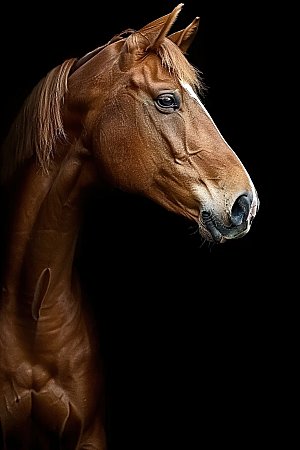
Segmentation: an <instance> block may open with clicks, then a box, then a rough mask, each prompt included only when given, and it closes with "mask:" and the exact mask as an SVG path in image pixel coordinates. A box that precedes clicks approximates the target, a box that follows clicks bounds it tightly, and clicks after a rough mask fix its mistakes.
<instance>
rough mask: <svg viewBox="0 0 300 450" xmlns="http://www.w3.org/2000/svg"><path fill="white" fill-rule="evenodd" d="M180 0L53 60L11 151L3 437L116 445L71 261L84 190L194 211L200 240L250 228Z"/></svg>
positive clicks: (241, 177) (33, 443) (245, 179)
mask: <svg viewBox="0 0 300 450" xmlns="http://www.w3.org/2000/svg"><path fill="white" fill-rule="evenodd" d="M181 8H182V4H179V5H178V6H177V7H176V8H175V9H174V10H173V11H172V12H171V13H170V14H167V15H165V16H163V17H160V18H158V19H157V20H154V21H153V22H151V23H149V24H148V25H146V26H144V27H143V28H141V29H140V30H138V31H134V30H127V31H126V32H123V33H121V34H119V35H116V36H114V37H113V38H112V39H111V40H110V41H109V42H108V43H107V44H106V45H103V46H102V47H99V48H97V49H95V50H94V51H92V52H90V53H88V54H87V55H85V56H84V57H83V58H82V59H78V60H76V59H70V60H67V61H65V62H63V63H62V64H61V65H60V66H58V67H55V68H54V69H53V70H52V71H50V72H49V73H48V74H47V75H46V76H45V78H44V79H42V80H41V81H40V82H39V83H38V84H37V86H36V87H35V88H34V89H33V91H32V92H31V94H30V95H29V96H28V98H27V100H26V101H25V103H24V106H23V107H22V109H21V112H20V114H19V115H18V117H17V118H16V120H15V122H14V123H13V125H12V127H11V130H10V132H9V134H8V137H7V139H6V141H5V145H4V148H3V159H2V175H1V177H2V183H3V184H4V186H5V188H6V190H7V192H13V193H14V197H13V198H14V203H13V205H14V209H13V211H12V217H11V223H10V225H9V227H8V228H9V234H8V236H7V239H6V240H7V256H6V260H5V270H4V275H3V285H2V301H1V310H0V349H1V357H0V439H1V440H2V442H1V444H0V447H1V448H3V449H18V450H22V449H31V450H32V449H58V448H61V449H97V450H103V449H105V448H106V439H105V431H104V428H105V426H104V417H105V414H104V411H105V409H104V407H103V398H104V393H103V391H104V389H103V376H102V371H101V364H100V362H99V356H98V352H99V349H98V339H97V335H96V333H95V332H94V327H93V322H92V319H91V314H89V310H88V307H87V305H86V302H85V301H83V295H82V292H81V289H80V285H79V281H78V278H77V277H76V273H75V271H74V264H73V263H74V252H75V249H76V242H77V236H78V233H79V228H80V226H81V223H82V222H81V219H82V217H81V212H82V200H83V199H84V198H85V197H84V195H83V193H85V192H86V189H87V188H89V189H90V187H92V186H96V185H97V186H99V185H101V186H113V187H116V188H118V189H121V190H124V191H127V192H130V193H134V194H135V193H137V194H141V195H142V196H144V197H147V198H149V199H151V200H152V201H154V202H156V203H157V204H159V205H161V206H162V207H164V208H166V209H167V210H169V211H172V212H175V213H177V214H180V215H183V216H185V217H187V218H189V219H191V220H192V221H195V222H196V223H197V224H198V227H199V233H200V234H201V235H202V236H203V238H204V239H206V240H208V241H214V242H217V243H223V242H225V241H228V240H230V239H235V238H240V237H242V236H244V235H245V234H246V233H247V232H248V231H249V229H250V226H251V222H252V219H253V218H254V216H255V214H256V211H257V208H258V197H257V193H256V190H255V188H254V186H253V183H252V181H251V179H250V177H249V175H248V173H247V172H246V170H245V168H244V167H243V165H242V163H241V162H240V160H239V159H238V157H237V156H236V154H235V153H234V152H233V150H232V149H231V148H230V147H229V145H228V144H227V143H226V142H225V140H224V139H223V137H222V136H221V134H220V132H219V131H218V129H217V127H216V125H215V124H214V122H213V120H212V118H211V117H210V115H209V113H208V112H207V110H206V109H205V107H204V106H203V104H202V102H201V100H200V97H199V95H200V94H201V89H202V85H201V79H200V77H199V73H198V72H197V70H196V69H195V68H194V67H193V66H192V65H191V64H190V63H189V62H188V61H187V58H186V56H185V53H186V51H187V50H188V48H189V46H190V44H191V43H192V41H193V39H194V37H195V34H196V32H197V28H198V22H199V18H196V19H195V20H194V21H193V22H192V23H191V24H190V25H189V26H187V27H186V28H185V29H182V30H180V31H177V32H175V33H172V34H169V32H170V29H171V27H172V25H173V23H174V22H175V20H176V18H177V16H178V14H179V12H180V10H181Z"/></svg>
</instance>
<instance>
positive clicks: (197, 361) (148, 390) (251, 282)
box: [1, 1, 285, 450]
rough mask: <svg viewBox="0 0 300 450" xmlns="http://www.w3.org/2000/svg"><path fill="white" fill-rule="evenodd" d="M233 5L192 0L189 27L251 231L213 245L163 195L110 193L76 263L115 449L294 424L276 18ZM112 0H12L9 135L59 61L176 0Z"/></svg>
mask: <svg viewBox="0 0 300 450" xmlns="http://www.w3.org/2000/svg"><path fill="white" fill-rule="evenodd" d="M220 3H222V4H223V3H224V4H226V6H220V5H218V4H217V3H215V2H200V1H199V2H198V1H186V2H185V6H184V8H183V10H182V12H181V14H180V16H179V18H178V20H177V22H176V24H175V26H174V30H176V29H180V28H183V27H185V26H186V25H187V24H188V23H190V22H191V21H192V20H193V19H194V17H195V16H196V15H200V16H201V22H200V29H199V32H198V36H197V38H196V40H195V41H194V43H193V45H192V47H191V48H190V50H189V55H188V58H189V60H190V62H192V63H193V64H194V65H196V66H197V67H198V68H199V69H200V70H201V71H202V72H203V77H204V81H205V83H206V85H207V87H208V90H207V93H206V97H205V105H206V107H207V109H208V110H209V112H210V114H211V115H212V117H213V118H214V120H215V122H216V124H217V126H218V127H219V129H220V131H221V132H222V134H223V136H224V137H225V139H226V140H227V142H228V143H229V144H230V145H231V146H232V147H233V149H234V150H235V151H236V153H237V154H238V156H239V157H240V158H241V160H242V161H243V163H244V164H245V166H246V168H247V170H248V172H249V173H250V175H251V177H252V179H253V181H254V184H255V186H256V188H257V190H258V194H259V197H260V200H261V208H260V211H259V213H258V216H257V218H256V219H255V221H254V223H253V227H252V230H251V231H250V233H249V234H248V235H247V236H246V237H244V238H243V239H241V240H237V241H234V242H228V243H226V244H224V245H219V246H218V245H208V244H204V245H202V242H201V240H200V239H199V236H198V235H197V233H195V228H194V227H193V226H192V224H190V223H188V222H187V221H186V220H185V219H182V218H180V217H177V216H174V215H173V214H171V213H168V212H166V211H164V210H162V209H161V208H160V207H158V206H157V205H154V204H152V203H151V202H149V201H146V200H144V199H141V198H136V197H134V196H130V195H127V194H124V193H120V192H114V193H111V194H110V195H107V196H103V195H102V194H101V193H99V192H95V194H94V196H93V198H92V199H91V201H90V203H89V204H88V205H87V207H86V212H85V214H86V221H85V223H84V226H83V229H82V233H81V236H80V240H79V246H78V253H77V265H78V269H79V271H80V274H81V277H82V283H83V286H84V288H85V290H86V292H87V293H88V296H89V299H90V302H91V305H92V307H93V308H94V309H95V317H96V320H97V323H98V324H99V326H98V328H99V333H100V339H101V346H102V357H103V359H104V365H105V371H106V378H107V404H108V408H107V430H108V441H109V445H110V450H113V449H116V448H118V449H119V448H128V449H129V448H130V449H143V450H144V449H148V448H149V449H150V448H151V449H152V448H155V449H157V448H159V449H160V448H161V449H166V448H168V449H169V448H170V449H171V448H172V449H173V448H194V447H195V448H199V447H203V448H210V447H213V448H220V445H221V444H222V446H223V444H224V445H225V444H226V445H229V446H230V447H231V448H232V447H236V448H245V447H246V445H248V444H249V445H252V447H254V446H255V447H256V446H257V444H256V442H257V440H258V439H259V441H260V443H261V444H262V442H264V443H266V442H269V440H270V437H271V438H272V439H276V440H277V439H279V438H281V437H282V434H283V433H282V430H281V420H280V419H278V418H279V417H282V416H281V414H282V413H281V411H280V408H279V406H278V405H279V402H280V398H281V397H282V395H283V394H282V392H281V390H280V389H278V385H279V386H280V377H279V375H278V373H279V366H280V365H281V364H282V362H283V361H284V348H283V343H282V342H283V339H282V337H283V336H282V333H283V331H282V330H283V329H285V328H283V321H284V319H283V318H281V321H280V320H279V318H280V314H281V306H282V305H281V303H280V301H278V300H277V299H274V282H275V281H276V280H277V282H278V281H279V282H280V272H279V270H278V265H279V264H280V263H279V261H280V258H279V252H280V243H278V242H276V233H275V231H273V228H272V227H271V223H272V220H273V214H274V213H273V211H274V208H275V207H276V201H275V200H274V178H273V177H272V164H273V160H274V154H276V145H277V144H278V143H277V139H276V137H275V138H274V137H273V138H272V137H271V136H272V135H274V133H273V132H274V123H272V121H270V116H271V115H272V114H274V109H273V108H274V104H272V103H271V101H270V99H271V97H272V84H271V83H270V80H272V76H273V74H274V70H275V63H274V59H273V51H272V48H273V46H274V45H276V42H275V41H276V29H275V26H274V23H273V20H272V15H271V13H270V11H268V10H267V8H266V10H265V11H261V10H260V6H259V2H251V4H250V3H249V4H247V6H246V5H245V4H244V3H241V2H240V3H238V4H240V5H241V6H237V5H233V3H232V2H220ZM228 3H230V4H228ZM102 4H103V2H98V3H97V2H91V1H85V2H82V3H81V4H79V5H77V6H76V3H75V2H74V3H71V2H70V3H69V4H67V3H66V2H64V3H61V2H47V3H45V6H44V4H42V3H40V4H39V6H38V7H37V6H30V4H29V5H28V3H26V4H24V5H23V6H22V7H19V6H16V5H8V6H7V8H8V12H7V14H6V17H7V29H6V30H4V29H2V30H1V35H2V64H3V62H4V63H5V65H4V67H5V70H3V68H2V76H3V82H2V96H1V125H2V129H1V138H3V136H4V135H5V133H6V131H7V128H8V126H9V124H10V122H11V120H12V118H13V117H14V115H15V114H16V112H17V110H18V108H19V107H20V105H21V103H22V101H23V100H24V98H25V96H26V95H27V94H28V93H29V92H30V91H31V89H32V88H33V86H34V85H35V84H36V83H37V82H38V81H39V80H40V78H42V77H43V76H44V75H45V74H46V72H48V71H49V70H50V69H52V68H53V67H54V66H56V65H58V64H60V63H61V62H63V61H64V60H65V59H67V58H70V57H80V56H82V55H84V54H85V53H87V52H88V51H90V50H92V49H94V48H96V47H97V46H99V45H101V44H103V43H105V42H106V41H108V40H109V39H110V38H111V37H112V36H113V35H114V34H116V33H118V32H120V31H122V30H124V29H126V28H135V29H138V28H140V27H142V26H143V25H145V24H146V23H147V22H149V21H151V20H153V19H155V18H157V17H159V16H161V15H164V14H166V13H168V12H170V11H171V10H172V8H173V7H175V6H176V4H177V2H176V1H160V2H158V1H151V2H148V4H146V3H145V4H143V3H141V2H138V5H136V2H135V1H127V2H121V4H120V6H116V5H115V3H114V2H107V3H105V7H104V6H103V7H102V6H101V5H102ZM274 40H275V41H274ZM271 41H272V45H271ZM274 42H275V44H274ZM2 67H3V65H2ZM267 119H268V120H267ZM270 122H271V123H270ZM4 214H5V212H4ZM275 292H276V287H275ZM276 298H277V297H276ZM275 392H276V394H275ZM207 439H209V442H210V444H209V445H208V447H206V446H205V445H204V442H206V441H207ZM262 445H264V444H262Z"/></svg>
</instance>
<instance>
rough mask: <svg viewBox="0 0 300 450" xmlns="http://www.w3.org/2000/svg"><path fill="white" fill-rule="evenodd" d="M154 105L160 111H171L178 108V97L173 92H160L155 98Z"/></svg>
mask: <svg viewBox="0 0 300 450" xmlns="http://www.w3.org/2000/svg"><path fill="white" fill-rule="evenodd" d="M155 105H156V106H157V108H158V109H159V110H160V111H162V112H168V113H170V112H173V111H175V110H176V109H178V108H179V99H177V97H176V96H175V95H174V94H173V93H165V94H160V95H159V96H158V97H157V98H156V99H155Z"/></svg>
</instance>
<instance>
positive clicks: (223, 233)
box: [201, 193, 255, 242]
mask: <svg viewBox="0 0 300 450" xmlns="http://www.w3.org/2000/svg"><path fill="white" fill-rule="evenodd" d="M252 200H253V196H252V194H251V193H249V194H243V195H240V196H239V197H238V198H237V199H236V201H235V202H234V204H233V206H232V209H231V214H230V222H231V223H230V225H225V224H224V223H223V222H222V221H220V219H218V217H217V216H216V215H215V214H214V213H213V212H212V211H202V213H201V216H202V221H203V224H204V226H205V228H206V230H207V231H208V232H209V233H210V235H211V237H212V239H213V240H214V241H215V242H222V241H224V240H226V239H238V238H241V237H243V236H244V235H245V234H246V233H247V232H248V230H249V228H250V225H251V222H252V220H253V218H254V215H255V214H253V213H252V206H251V205H252Z"/></svg>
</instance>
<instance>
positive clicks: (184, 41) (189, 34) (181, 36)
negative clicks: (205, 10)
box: [168, 17, 200, 53]
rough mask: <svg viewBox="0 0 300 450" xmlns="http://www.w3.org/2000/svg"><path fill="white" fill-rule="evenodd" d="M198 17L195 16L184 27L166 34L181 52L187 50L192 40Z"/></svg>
mask: <svg viewBox="0 0 300 450" xmlns="http://www.w3.org/2000/svg"><path fill="white" fill-rule="evenodd" d="M199 21H200V17H196V18H195V19H194V20H193V22H192V23H191V24H190V25H188V26H187V27H186V28H184V29H183V30H180V31H176V33H173V34H170V35H169V36H168V38H169V39H171V41H173V42H174V43H175V44H176V45H178V47H179V48H180V49H181V50H182V52H183V53H186V52H187V51H188V48H189V47H190V45H191V43H192V42H193V40H194V38H195V36H196V34H197V31H198V26H199Z"/></svg>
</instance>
